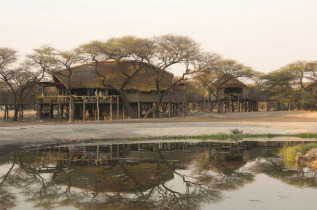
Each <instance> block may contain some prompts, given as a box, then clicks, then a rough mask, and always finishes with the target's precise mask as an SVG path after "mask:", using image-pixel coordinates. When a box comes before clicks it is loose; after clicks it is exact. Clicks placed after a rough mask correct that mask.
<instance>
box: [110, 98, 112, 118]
mask: <svg viewBox="0 0 317 210" xmlns="http://www.w3.org/2000/svg"><path fill="white" fill-rule="evenodd" d="M110 120H112V96H111V97H110Z"/></svg>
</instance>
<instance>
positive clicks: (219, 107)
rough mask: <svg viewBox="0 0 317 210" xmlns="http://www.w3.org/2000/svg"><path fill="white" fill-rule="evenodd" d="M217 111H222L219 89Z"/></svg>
mask: <svg viewBox="0 0 317 210" xmlns="http://www.w3.org/2000/svg"><path fill="white" fill-rule="evenodd" d="M217 113H218V114H220V113H221V102H220V98H219V90H217Z"/></svg>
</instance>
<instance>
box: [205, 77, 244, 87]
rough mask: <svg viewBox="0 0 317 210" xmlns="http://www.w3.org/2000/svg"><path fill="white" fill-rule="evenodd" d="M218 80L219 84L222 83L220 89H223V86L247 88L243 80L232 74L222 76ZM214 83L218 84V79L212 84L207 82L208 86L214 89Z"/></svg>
mask: <svg viewBox="0 0 317 210" xmlns="http://www.w3.org/2000/svg"><path fill="white" fill-rule="evenodd" d="M219 80H220V84H222V85H221V88H222V89H224V88H242V89H245V88H247V86H246V85H245V84H244V83H243V82H241V81H240V80H238V79H236V78H234V77H233V76H227V78H224V77H222V78H220V79H219ZM226 80H227V81H226ZM216 84H218V81H216V82H215V83H214V84H209V87H210V88H212V89H216V88H217V87H216Z"/></svg>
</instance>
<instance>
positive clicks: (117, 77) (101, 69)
mask: <svg viewBox="0 0 317 210" xmlns="http://www.w3.org/2000/svg"><path fill="white" fill-rule="evenodd" d="M141 65H142V66H141ZM140 67H141V68H142V69H141V70H140V72H138V73H137V74H136V75H135V76H133V77H132V79H131V80H130V81H129V83H128V84H127V86H126V87H125V90H136V91H140V92H151V91H155V90H156V86H155V73H154V71H153V70H152V69H151V67H150V66H149V65H147V64H145V63H139V64H135V65H134V64H133V62H132V61H122V62H120V63H118V62H117V61H102V62H99V65H98V68H97V72H98V74H101V75H102V76H100V75H98V74H96V72H95V63H85V64H81V65H78V66H75V67H73V68H72V75H71V78H70V88H71V89H87V88H95V89H111V88H109V87H113V88H115V89H120V87H121V85H122V84H123V82H124V81H125V80H126V79H127V76H126V75H132V74H133V72H134V71H135V70H136V69H138V68H140ZM125 74H126V75H125ZM67 76H68V73H67V72H61V73H55V74H53V79H54V81H55V82H60V83H62V84H63V85H64V86H65V87H66V88H69V87H68V82H67ZM172 82H173V74H171V73H169V72H166V71H164V72H163V74H162V79H161V80H160V89H162V90H164V89H167V88H168V87H169V86H170V85H171V84H172ZM104 84H105V85H106V86H107V87H105V85H104Z"/></svg>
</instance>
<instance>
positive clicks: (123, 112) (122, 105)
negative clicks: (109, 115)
mask: <svg viewBox="0 0 317 210" xmlns="http://www.w3.org/2000/svg"><path fill="white" fill-rule="evenodd" d="M124 117H125V116H124V105H123V104H122V119H123V120H124Z"/></svg>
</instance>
